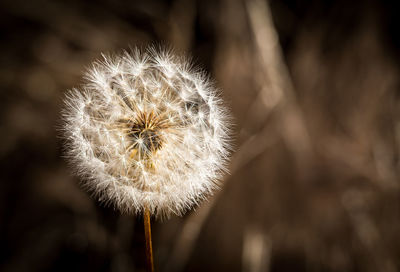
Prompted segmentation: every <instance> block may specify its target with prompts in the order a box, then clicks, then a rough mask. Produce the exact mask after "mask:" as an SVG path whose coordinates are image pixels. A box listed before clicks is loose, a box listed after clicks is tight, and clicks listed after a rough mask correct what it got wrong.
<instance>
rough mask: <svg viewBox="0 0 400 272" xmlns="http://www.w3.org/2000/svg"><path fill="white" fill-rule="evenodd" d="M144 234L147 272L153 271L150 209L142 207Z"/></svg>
mask: <svg viewBox="0 0 400 272" xmlns="http://www.w3.org/2000/svg"><path fill="white" fill-rule="evenodd" d="M143 221H144V236H145V238H146V270H147V272H154V262H153V246H152V242H151V224H150V210H149V209H148V208H145V209H144V214H143Z"/></svg>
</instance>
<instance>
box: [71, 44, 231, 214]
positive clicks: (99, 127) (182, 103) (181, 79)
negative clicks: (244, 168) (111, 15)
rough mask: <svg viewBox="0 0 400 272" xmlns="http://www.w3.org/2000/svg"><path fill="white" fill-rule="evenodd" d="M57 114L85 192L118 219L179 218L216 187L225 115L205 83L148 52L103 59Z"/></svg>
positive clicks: (225, 145) (226, 143) (184, 64)
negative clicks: (136, 215)
mask: <svg viewBox="0 0 400 272" xmlns="http://www.w3.org/2000/svg"><path fill="white" fill-rule="evenodd" d="M85 78H86V83H85V84H84V85H83V86H82V88H80V89H73V90H71V91H69V92H68V93H67V95H66V98H65V107H64V110H63V120H64V126H63V131H64V135H65V138H66V140H67V141H66V151H67V156H68V157H69V158H70V160H71V162H72V163H73V165H74V167H75V169H76V170H77V172H78V174H79V175H81V176H82V180H83V183H84V185H85V187H87V189H88V190H90V191H91V192H93V193H94V194H95V195H96V196H97V198H98V199H99V200H100V201H102V202H105V203H106V204H112V205H114V206H115V207H116V208H118V209H120V210H121V211H122V212H128V213H132V212H136V213H137V212H142V211H143V210H144V209H145V208H147V209H149V211H150V212H151V213H152V214H153V215H155V216H157V217H168V216H170V215H171V214H177V215H181V214H183V213H184V212H185V211H186V210H187V209H189V208H190V207H192V206H193V205H196V204H198V202H199V201H200V200H202V199H204V198H205V197H206V196H207V195H208V194H210V193H211V192H212V191H213V190H214V189H215V188H216V187H218V180H219V178H220V177H221V174H223V173H224V170H225V165H226V162H227V159H228V156H229V153H230V152H229V150H230V124H231V123H230V116H229V112H228V111H227V109H226V108H225V107H224V106H223V104H222V101H221V99H220V98H219V95H218V92H217V90H216V89H215V88H214V86H213V84H212V83H210V80H209V79H208V77H207V76H206V75H205V74H204V73H203V72H201V71H200V70H196V69H194V68H193V67H192V65H191V64H190V62H189V61H187V60H186V59H185V58H183V57H177V56H174V55H173V54H172V53H171V52H169V51H161V50H155V49H148V50H147V51H140V50H138V49H133V50H132V52H130V53H128V52H124V53H123V54H122V55H119V56H103V59H102V60H101V61H97V62H95V63H94V64H93V66H92V67H91V68H90V69H89V71H88V72H87V74H86V77H85Z"/></svg>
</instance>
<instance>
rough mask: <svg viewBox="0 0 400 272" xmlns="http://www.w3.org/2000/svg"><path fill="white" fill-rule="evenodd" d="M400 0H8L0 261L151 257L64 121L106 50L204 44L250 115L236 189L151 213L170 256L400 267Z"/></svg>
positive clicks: (179, 265) (178, 266)
mask: <svg viewBox="0 0 400 272" xmlns="http://www.w3.org/2000/svg"><path fill="white" fill-rule="evenodd" d="M399 8H400V4H393V3H392V2H391V1H378V0H376V1H372V0H366V1H344V0H339V1H322V0H320V1H317V0H315V1H304V0H279V1H278V0H271V1H268V2H267V1H265V0H248V1H245V0H218V1H211V0H197V1H196V0H194V1H185V0H168V1H167V0H166V1H156V0H147V1H144V0H143V1H121V0H116V1H111V0H97V1H78V0H69V1H61V0H57V1H44V0H32V1H22V0H11V1H6V0H1V1H0V37H1V40H2V41H1V43H0V120H1V121H0V157H1V165H0V167H1V170H0V177H1V182H0V234H1V235H0V252H1V254H0V270H1V271H116V272H123V271H143V270H144V238H143V225H142V219H141V218H140V217H137V216H128V215H120V214H119V212H117V211H114V210H113V209H112V207H104V206H102V205H99V203H98V202H96V201H95V200H93V199H91V198H90V196H89V195H88V194H87V193H85V192H84V191H83V190H82V189H81V188H80V187H79V181H78V179H77V178H76V177H74V176H73V175H72V174H71V171H70V170H69V169H68V167H67V165H66V162H65V160H64V159H63V158H62V142H61V140H60V139H59V138H58V136H57V130H56V128H57V126H59V125H60V108H61V106H62V98H63V94H64V92H65V91H66V90H67V89H70V88H72V87H74V86H79V84H81V83H82V78H81V75H82V72H83V71H84V70H85V69H86V67H88V66H89V65H90V63H91V62H92V61H93V60H95V59H98V58H100V54H101V52H115V51H116V52H119V51H121V50H122V49H128V48H129V47H130V46H136V45H138V46H146V45H148V44H159V43H161V44H169V45H170V46H172V47H174V48H175V49H176V51H177V52H183V53H188V54H190V55H193V57H194V60H195V62H196V63H197V64H200V65H202V66H203V67H204V68H205V69H206V70H207V71H208V72H209V73H210V74H211V75H212V76H213V77H214V78H215V79H216V81H217V85H218V86H219V87H220V88H221V89H222V90H223V93H222V94H223V97H224V98H225V100H226V101H227V104H228V105H229V107H230V108H231V109H232V111H233V114H234V116H235V120H236V121H235V122H236V126H235V128H234V129H235V134H236V136H235V143H236V152H235V153H234V155H233V157H232V160H231V164H230V175H226V178H225V179H224V181H223V187H222V190H220V191H219V192H218V193H216V194H215V195H214V196H213V197H211V198H210V200H209V201H208V202H206V203H203V204H202V205H201V206H200V207H198V208H197V209H196V210H195V211H192V212H190V213H188V214H187V215H185V216H184V217H182V218H179V217H173V218H171V219H170V220H167V221H164V222H155V223H154V225H153V242H154V244H153V247H154V254H155V264H156V270H157V271H250V272H258V271H271V272H284V271H366V272H368V271H383V272H392V271H399V270H400V258H399V257H400V194H399V192H400V190H399V189H400V188H399V186H400V180H399V177H400V172H399V159H400V157H399V155H400V96H399V94H400V93H399V87H400V85H399V83H400V81H399V80H400V71H399V68H400V61H399V60H400V59H399V57H400V49H399V48H400V34H399V31H398V27H397V26H398V21H399V20H400V17H399V16H398V11H399Z"/></svg>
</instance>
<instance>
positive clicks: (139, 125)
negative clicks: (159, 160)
mask: <svg viewBox="0 0 400 272" xmlns="http://www.w3.org/2000/svg"><path fill="white" fill-rule="evenodd" d="M161 129H162V126H160V120H159V118H158V117H157V116H156V115H155V114H154V113H153V112H151V113H150V114H145V113H142V114H140V115H139V116H138V117H137V118H136V119H135V121H134V122H133V125H132V127H131V129H130V133H129V135H130V137H131V138H132V141H133V146H134V148H135V149H136V150H137V151H138V153H139V155H140V156H141V158H147V157H149V156H150V155H151V154H152V153H154V152H156V151H157V150H159V149H160V148H161V146H162V138H161V135H160V130H161Z"/></svg>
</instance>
